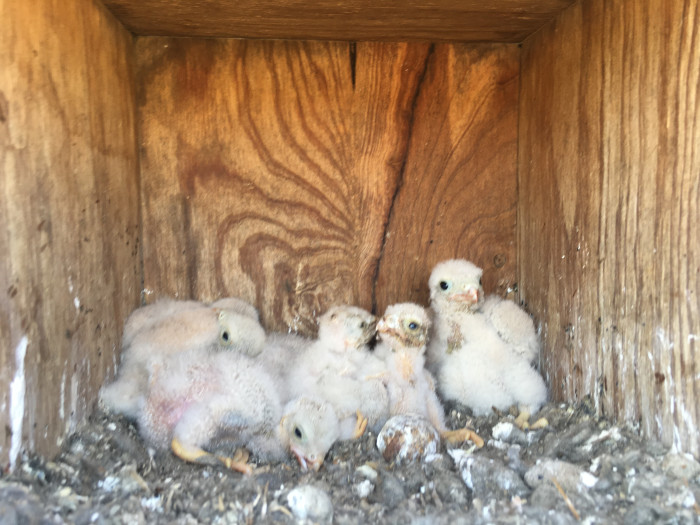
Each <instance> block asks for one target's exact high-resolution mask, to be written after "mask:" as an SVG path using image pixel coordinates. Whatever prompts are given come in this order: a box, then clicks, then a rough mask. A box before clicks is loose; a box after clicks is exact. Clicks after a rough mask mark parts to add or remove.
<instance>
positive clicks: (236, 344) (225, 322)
mask: <svg viewBox="0 0 700 525" xmlns="http://www.w3.org/2000/svg"><path fill="white" fill-rule="evenodd" d="M217 320H218V323H219V340H218V342H219V345H220V346H221V347H223V348H225V349H228V350H235V351H237V352H240V353H242V354H244V355H248V356H250V357H255V356H256V355H258V354H259V353H260V352H261V351H262V349H263V345H264V343H265V330H264V329H263V327H262V326H260V323H259V322H258V321H257V319H254V318H252V317H250V316H248V315H244V314H240V313H237V312H234V311H232V310H228V309H219V310H218V315H217Z"/></svg>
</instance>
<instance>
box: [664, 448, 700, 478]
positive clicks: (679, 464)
mask: <svg viewBox="0 0 700 525" xmlns="http://www.w3.org/2000/svg"><path fill="white" fill-rule="evenodd" d="M661 468H662V469H663V471H664V472H665V473H666V474H668V475H669V476H672V477H674V478H676V479H688V480H690V479H694V478H695V477H697V476H698V475H699V474H700V463H698V462H697V461H696V460H695V459H694V458H693V457H692V456H691V455H690V454H679V453H677V452H669V453H668V454H666V456H665V457H664V460H663V462H662V463H661Z"/></svg>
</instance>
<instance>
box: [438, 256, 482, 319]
mask: <svg viewBox="0 0 700 525" xmlns="http://www.w3.org/2000/svg"><path fill="white" fill-rule="evenodd" d="M482 273H483V270H482V269H481V268H479V267H478V266H476V265H475V264H473V263H471V262H469V261H466V260H464V259H450V260H448V261H443V262H441V263H439V264H437V265H436V266H435V268H433V271H432V273H431V274H430V279H429V280H428V287H429V288H430V305H431V306H432V307H433V309H434V310H435V311H436V312H438V313H439V314H445V313H448V312H453V311H462V312H475V311H477V310H479V309H480V308H481V306H482V304H483V303H484V289H483V287H482V286H481V275H482Z"/></svg>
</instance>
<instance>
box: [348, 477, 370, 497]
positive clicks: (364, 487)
mask: <svg viewBox="0 0 700 525" xmlns="http://www.w3.org/2000/svg"><path fill="white" fill-rule="evenodd" d="M373 490H374V483H372V482H371V481H370V480H368V479H366V480H364V481H361V482H360V483H356V484H355V485H353V487H352V491H353V493H354V494H355V496H357V497H358V498H361V499H364V498H366V497H367V496H369V495H370V494H371V493H372V491H373Z"/></svg>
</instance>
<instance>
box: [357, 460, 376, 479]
mask: <svg viewBox="0 0 700 525" xmlns="http://www.w3.org/2000/svg"><path fill="white" fill-rule="evenodd" d="M355 473H356V474H359V475H361V476H363V477H365V478H367V479H368V480H370V481H375V480H376V479H377V476H378V475H379V474H377V471H376V470H374V469H373V468H372V467H371V466H370V465H368V464H366V463H365V464H364V465H362V466H361V467H357V468H356V469H355Z"/></svg>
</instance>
